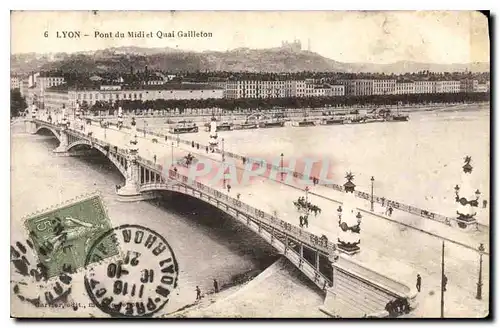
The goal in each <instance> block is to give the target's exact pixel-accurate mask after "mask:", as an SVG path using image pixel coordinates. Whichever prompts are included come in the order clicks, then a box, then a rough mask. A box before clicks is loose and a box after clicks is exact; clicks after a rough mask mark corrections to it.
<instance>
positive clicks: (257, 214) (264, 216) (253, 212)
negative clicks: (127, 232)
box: [144, 170, 336, 255]
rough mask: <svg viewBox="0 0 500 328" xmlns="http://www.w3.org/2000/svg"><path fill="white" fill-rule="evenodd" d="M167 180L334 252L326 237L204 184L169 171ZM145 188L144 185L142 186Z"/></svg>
mask: <svg viewBox="0 0 500 328" xmlns="http://www.w3.org/2000/svg"><path fill="white" fill-rule="evenodd" d="M168 174H169V178H170V179H172V180H175V181H178V182H181V183H182V184H184V185H187V186H189V187H190V188H193V189H195V190H198V191H201V192H204V193H206V194H209V195H211V196H213V197H214V198H216V199H218V200H220V201H222V202H224V203H226V204H230V205H232V206H234V207H236V208H238V209H239V210H240V211H242V212H244V213H246V214H247V215H250V216H251V217H253V218H254V219H256V220H258V221H260V222H261V223H264V224H265V225H268V226H271V227H273V228H276V229H278V230H279V231H281V232H283V233H286V234H288V235H289V236H290V237H292V238H295V239H296V240H300V241H302V242H304V243H305V244H308V245H310V246H312V247H314V248H316V249H319V250H321V251H323V252H324V253H325V254H327V255H328V254H332V253H333V252H334V251H335V250H336V246H335V244H334V243H332V242H329V241H328V239H327V238H326V236H323V237H318V236H316V235H314V234H312V233H310V232H308V231H305V230H303V229H300V228H299V227H297V226H295V225H293V224H291V223H289V222H286V221H283V220H281V219H279V218H277V217H275V216H272V215H270V214H268V213H266V212H264V211H262V210H259V209H257V208H255V207H252V206H250V205H248V204H245V203H243V202H242V201H241V200H239V199H236V198H233V197H230V196H228V195H226V194H225V193H224V192H221V191H219V190H216V189H213V188H211V187H209V186H207V185H205V184H202V183H201V182H198V181H194V180H192V179H189V178H188V177H187V176H185V175H181V174H179V173H178V172H175V171H173V170H169V172H168ZM144 186H146V185H144ZM147 186H157V187H161V186H164V184H161V183H158V184H155V183H152V184H151V183H150V184H147Z"/></svg>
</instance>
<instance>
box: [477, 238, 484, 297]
mask: <svg viewBox="0 0 500 328" xmlns="http://www.w3.org/2000/svg"><path fill="white" fill-rule="evenodd" d="M478 250H479V279H478V282H477V293H476V299H478V300H480V299H482V298H483V296H482V291H483V277H482V275H483V253H484V245H483V244H481V245H479V248H478Z"/></svg>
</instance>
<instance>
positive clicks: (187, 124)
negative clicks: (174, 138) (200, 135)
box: [169, 121, 199, 134]
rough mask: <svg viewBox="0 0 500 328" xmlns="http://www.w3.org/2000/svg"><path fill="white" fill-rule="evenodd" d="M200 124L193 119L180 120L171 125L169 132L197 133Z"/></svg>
mask: <svg viewBox="0 0 500 328" xmlns="http://www.w3.org/2000/svg"><path fill="white" fill-rule="evenodd" d="M198 130H199V129H198V126H197V125H196V123H194V122H193V121H179V122H177V124H175V126H173V127H171V128H170V130H169V132H170V133H172V134H182V133H197V132H198Z"/></svg>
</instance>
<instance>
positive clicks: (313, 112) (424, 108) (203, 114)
mask: <svg viewBox="0 0 500 328" xmlns="http://www.w3.org/2000/svg"><path fill="white" fill-rule="evenodd" d="M471 105H480V106H485V105H489V102H481V103H474V104H463V103H450V104H422V105H406V106H385V107H384V108H388V109H391V110H393V111H400V112H404V113H412V112H428V111H435V110H436V111H437V110H443V109H450V110H453V109H455V110H460V109H463V108H468V107H470V106H471ZM375 107H376V106H364V107H360V106H351V107H325V108H318V109H309V108H304V109H276V110H262V111H237V110H235V111H232V112H229V111H227V112H223V113H219V112H216V113H215V116H216V117H217V119H218V120H219V121H221V122H225V121H231V120H245V119H246V117H247V116H248V115H251V114H255V113H260V114H273V113H277V112H280V113H281V112H283V113H286V115H287V116H288V117H290V118H301V117H304V113H305V112H307V115H308V118H316V119H319V118H323V117H325V116H324V115H323V112H328V111H330V112H342V111H351V110H359V111H363V110H371V109H374V108H375ZM213 115H214V114H213V111H211V110H210V108H207V109H203V110H201V111H200V110H196V109H193V110H191V109H189V108H188V109H185V110H184V112H183V113H182V114H180V113H164V114H159V111H157V112H154V113H149V114H143V113H140V114H130V113H127V112H125V113H124V118H125V120H128V119H130V118H131V117H136V118H137V119H138V120H139V122H138V124H139V126H140V127H141V123H143V122H140V119H142V120H144V119H145V120H147V123H148V126H152V125H157V123H155V122H151V120H153V119H158V120H161V119H164V121H163V122H162V123H161V124H174V123H176V122H178V121H181V120H191V121H193V122H203V123H207V122H209V121H210V119H211V117H212V116H213ZM89 117H90V118H92V119H94V120H100V119H101V118H102V119H105V120H107V121H110V122H113V123H115V122H116V121H117V120H118V118H117V116H116V115H100V116H89ZM168 120H171V122H169V123H167V121H168ZM151 123H153V124H151Z"/></svg>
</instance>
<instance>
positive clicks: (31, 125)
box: [25, 117, 36, 134]
mask: <svg viewBox="0 0 500 328" xmlns="http://www.w3.org/2000/svg"><path fill="white" fill-rule="evenodd" d="M33 119H35V117H33ZM25 123H26V132H28V133H31V134H35V133H36V123H35V122H34V121H33V120H31V121H25Z"/></svg>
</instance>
